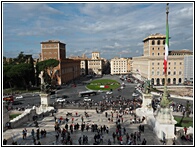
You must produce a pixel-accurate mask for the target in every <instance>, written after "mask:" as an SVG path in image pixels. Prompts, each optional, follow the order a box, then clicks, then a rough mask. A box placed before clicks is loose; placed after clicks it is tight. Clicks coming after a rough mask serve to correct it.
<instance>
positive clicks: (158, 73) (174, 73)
mask: <svg viewBox="0 0 196 148" xmlns="http://www.w3.org/2000/svg"><path fill="white" fill-rule="evenodd" d="M167 74H168V75H172V74H171V72H170V71H168V72H167ZM176 74H177V72H176V71H174V72H173V75H176ZM181 74H182V72H181V71H179V75H181ZM152 75H155V72H154V71H152ZM156 75H160V72H159V71H157V73H156ZM162 75H164V71H163V73H162Z"/></svg>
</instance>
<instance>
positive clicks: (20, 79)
mask: <svg viewBox="0 0 196 148" xmlns="http://www.w3.org/2000/svg"><path fill="white" fill-rule="evenodd" d="M32 71H34V69H32V65H31V64H27V63H22V64H17V65H8V66H5V68H4V72H5V73H4V78H6V79H8V80H9V82H12V84H13V85H14V86H16V87H24V88H26V89H28V87H29V82H30V81H32V79H34V77H31V76H32Z"/></svg>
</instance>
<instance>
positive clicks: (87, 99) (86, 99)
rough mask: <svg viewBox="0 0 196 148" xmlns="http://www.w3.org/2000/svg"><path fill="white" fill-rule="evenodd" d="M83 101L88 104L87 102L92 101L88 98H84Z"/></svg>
mask: <svg viewBox="0 0 196 148" xmlns="http://www.w3.org/2000/svg"><path fill="white" fill-rule="evenodd" d="M84 101H86V102H88V101H92V99H90V98H88V97H84Z"/></svg>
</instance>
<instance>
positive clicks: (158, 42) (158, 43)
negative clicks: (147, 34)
mask: <svg viewBox="0 0 196 148" xmlns="http://www.w3.org/2000/svg"><path fill="white" fill-rule="evenodd" d="M161 42H162V45H165V40H163V41H160V40H158V41H155V40H152V45H155V44H156V45H161Z"/></svg>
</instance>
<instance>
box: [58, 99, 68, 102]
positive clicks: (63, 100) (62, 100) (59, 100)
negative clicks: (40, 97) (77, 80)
mask: <svg viewBox="0 0 196 148" xmlns="http://www.w3.org/2000/svg"><path fill="white" fill-rule="evenodd" d="M65 101H66V99H63V98H58V99H57V100H56V102H65Z"/></svg>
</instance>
